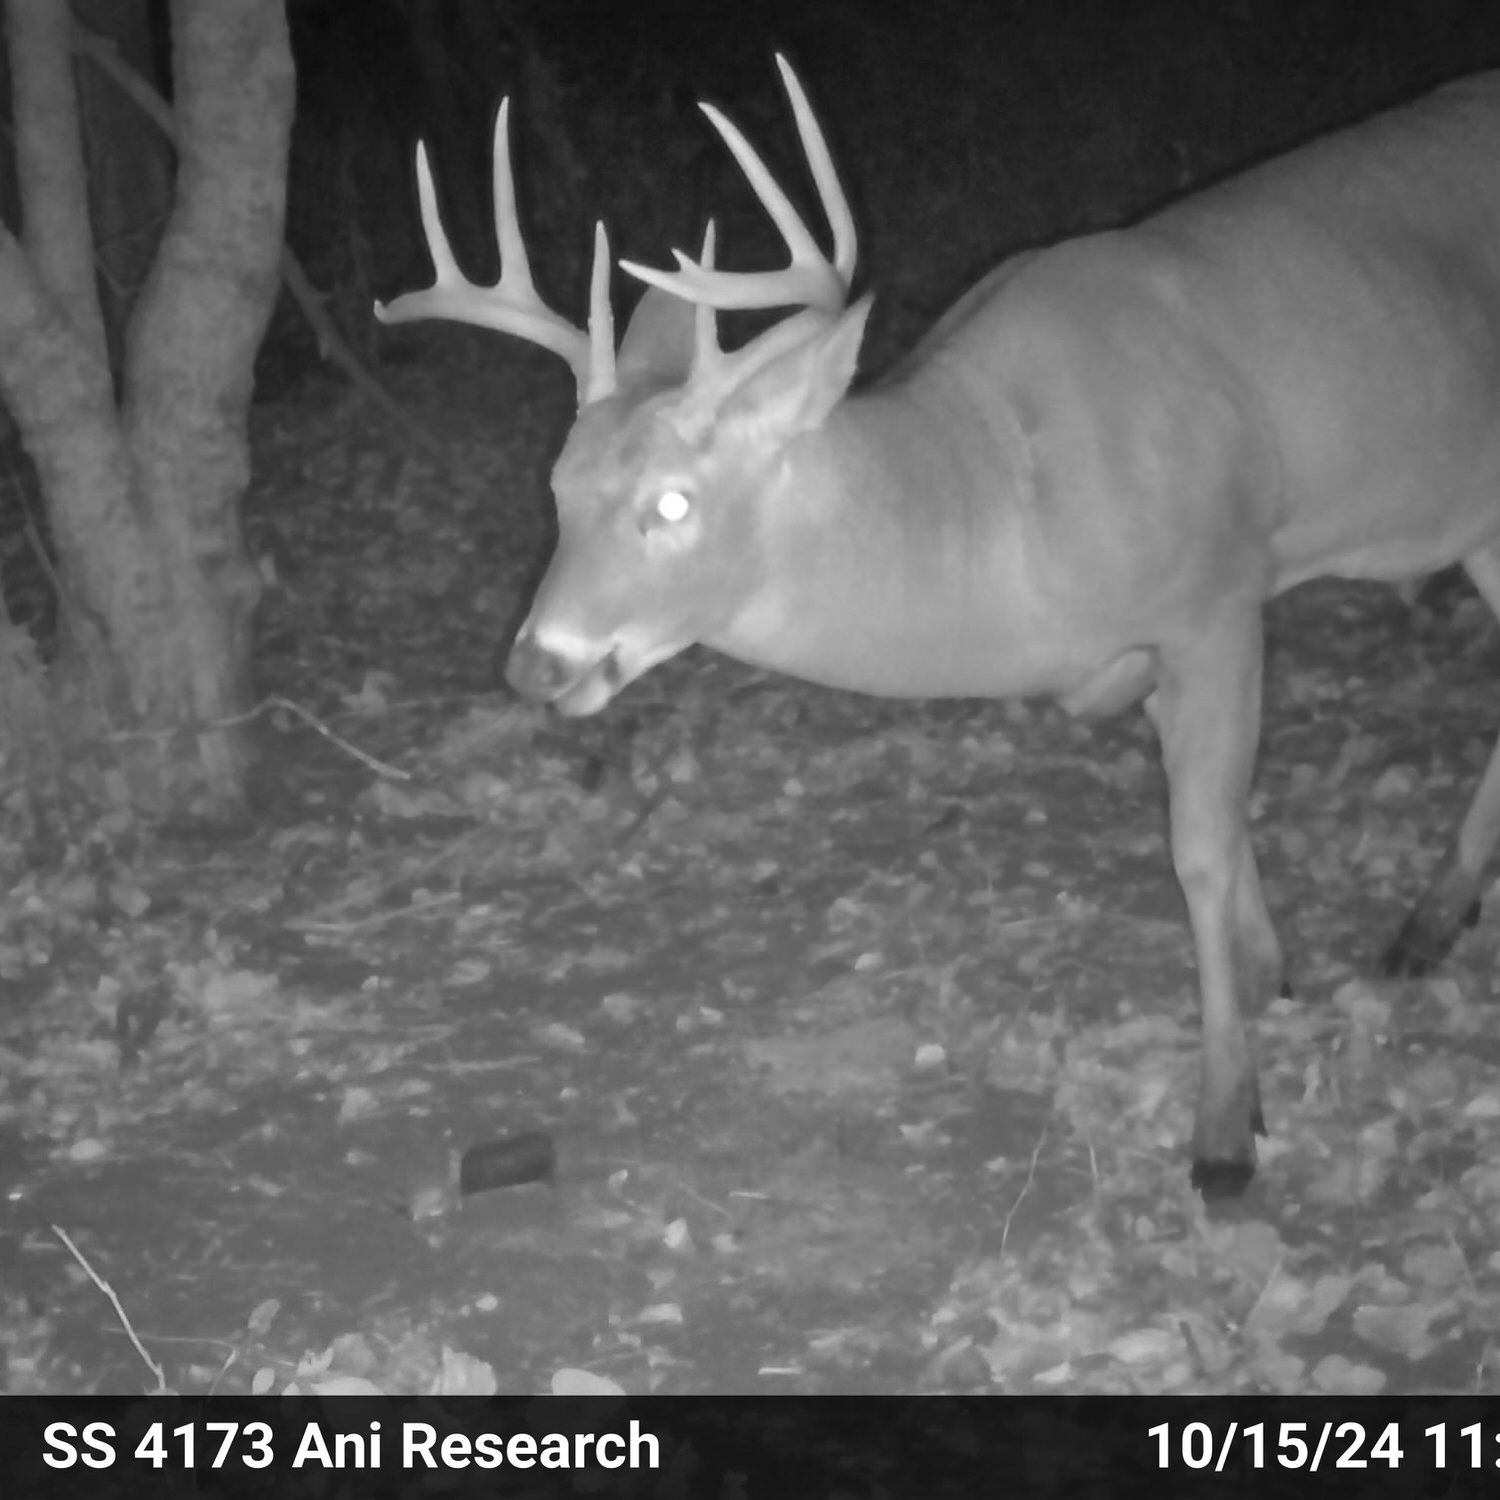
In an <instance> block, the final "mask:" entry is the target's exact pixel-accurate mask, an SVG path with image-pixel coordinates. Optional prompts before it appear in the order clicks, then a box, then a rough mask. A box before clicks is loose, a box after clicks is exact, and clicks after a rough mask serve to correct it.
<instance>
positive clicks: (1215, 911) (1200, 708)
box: [1147, 600, 1282, 1198]
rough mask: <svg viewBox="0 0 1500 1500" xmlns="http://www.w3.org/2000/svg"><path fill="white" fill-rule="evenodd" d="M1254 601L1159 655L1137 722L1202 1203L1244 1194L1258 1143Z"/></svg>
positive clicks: (1273, 984)
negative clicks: (1161, 833) (1147, 752)
mask: <svg viewBox="0 0 1500 1500" xmlns="http://www.w3.org/2000/svg"><path fill="white" fill-rule="evenodd" d="M1261 639H1262V638H1261V622H1260V610H1259V601H1258V600H1250V601H1246V602H1244V603H1243V604H1236V605H1235V606H1233V607H1230V608H1228V609H1226V610H1224V611H1223V612H1222V613H1221V614H1220V616H1219V618H1218V619H1216V620H1214V621H1211V622H1210V623H1209V624H1208V626H1207V627H1206V628H1205V629H1204V630H1202V631H1201V632H1200V633H1199V634H1198V635H1197V636H1196V637H1195V638H1194V640H1192V641H1191V642H1186V643H1183V644H1182V645H1180V646H1177V647H1174V648H1173V649H1171V650H1164V651H1163V653H1162V663H1161V676H1160V679H1159V682H1158V686H1157V688H1156V691H1155V692H1154V693H1153V694H1152V695H1151V698H1150V699H1149V700H1148V701H1147V711H1148V712H1149V713H1150V715H1151V719H1152V722H1153V723H1154V724H1155V725H1156V728H1157V732H1158V733H1159V734H1160V736H1161V743H1162V760H1163V762H1164V763H1165V765H1166V770H1167V784H1168V788H1169V793H1170V803H1171V820H1172V862H1173V864H1174V866H1175V867H1176V870H1177V879H1178V881H1179V882H1180V884H1181V886H1182V892H1183V896H1184V897H1185V899H1186V901H1187V909H1188V922H1189V925H1190V926H1191V928H1192V934H1193V948H1194V951H1195V953H1196V955H1197V960H1198V983H1199V990H1200V996H1201V1001H1202V1012H1203V1078H1202V1088H1201V1092H1200V1094H1199V1097H1198V1116H1197V1123H1196V1125H1195V1126H1194V1130H1193V1174H1192V1180H1193V1185H1194V1186H1195V1187H1197V1188H1199V1189H1200V1190H1201V1191H1202V1193H1203V1195H1204V1197H1206V1198H1223V1197H1230V1196H1233V1195H1235V1194H1237V1193H1240V1192H1243V1191H1244V1189H1245V1186H1246V1185H1247V1184H1248V1183H1249V1181H1250V1179H1251V1177H1252V1176H1253V1175H1254V1173H1255V1140H1254V1137H1255V1135H1256V1134H1264V1132H1265V1125H1264V1122H1263V1120H1262V1116H1261V1107H1260V1088H1259V1085H1258V1083H1257V1081H1256V1076H1255V1063H1254V1059H1253V1056H1252V1053H1251V1048H1250V1040H1249V1036H1248V1034H1247V1032H1246V1028H1245V1021H1244V1015H1243V1012H1242V1009H1241V1001H1242V999H1245V998H1249V997H1251V996H1253V997H1254V998H1255V1000H1256V1001H1258V1002H1263V1001H1264V1000H1265V999H1266V998H1268V997H1269V996H1270V995H1272V994H1275V993H1276V992H1277V990H1279V989H1280V987H1281V985H1282V960H1281V946H1280V944H1279V943H1278V942H1277V940H1276V934H1275V932H1274V930H1273V929H1272V926H1271V918H1270V915H1269V913H1268V912H1267V911H1266V904H1265V897H1264V896H1263V894H1262V892H1261V887H1260V876H1259V874H1258V872H1257V870H1256V867H1255V854H1254V852H1253V850H1252V849H1251V847H1250V835H1249V831H1248V829H1247V827H1246V805H1247V802H1248V798H1249V793H1250V777H1251V773H1252V771H1253V769H1254V764H1255V746H1256V741H1257V739H1258V738H1259V734H1260V673H1261V650H1262V645H1261Z"/></svg>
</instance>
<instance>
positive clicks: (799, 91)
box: [776, 52, 859, 292]
mask: <svg viewBox="0 0 1500 1500" xmlns="http://www.w3.org/2000/svg"><path fill="white" fill-rule="evenodd" d="M776 66H777V68H778V69H779V70H780V72H781V86H782V87H783V88H784V89H785V90H786V96H787V99H788V100H789V101H790V102H791V106H792V115H793V117H794V118H795V119H796V121H797V136H798V139H800V140H801V142H802V153H803V155H804V156H806V157H807V165H808V169H809V170H810V171H811V172H812V176H813V181H814V182H815V183H816V184H817V188H818V197H819V198H820V199H821V200H822V203H823V212H824V213H825V214H826V215H827V216H828V224H829V227H830V228H831V229H832V230H833V267H834V270H836V271H837V272H838V275H839V280H840V281H842V282H843V283H844V290H845V291H846V292H847V291H848V289H849V287H850V286H851V285H852V284H853V282H854V264H855V260H856V257H857V255H858V251H859V241H858V239H857V238H856V236H855V233H854V211H853V210H852V209H851V208H850V207H849V200H848V198H846V197H845V196H844V188H843V184H842V183H840V182H839V174H838V169H837V168H836V167H835V166H834V164H833V155H832V153H831V152H830V151H829V149H828V141H827V139H826V138H825V136H824V135H823V129H822V127H821V126H820V125H819V124H818V117H817V116H816V115H815V114H814V113H813V109H812V105H811V104H809V103H808V102H807V93H806V91H805V90H804V89H803V87H802V80H801V79H800V78H798V77H797V75H796V73H794V72H793V71H792V65H791V63H789V62H788V61H787V60H786V58H785V57H784V56H783V55H782V54H781V53H780V52H778V53H777V54H776Z"/></svg>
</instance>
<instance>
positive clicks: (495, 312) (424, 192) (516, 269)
mask: <svg viewBox="0 0 1500 1500" xmlns="http://www.w3.org/2000/svg"><path fill="white" fill-rule="evenodd" d="M493 170H494V204H495V239H496V242H497V243H498V245H499V248H500V279H499V280H498V281H497V282H496V283H495V284H494V285H493V286H481V285H479V284H477V283H476V282H472V281H470V280H469V279H468V278H467V277H466V276H465V275H464V274H463V272H462V271H461V270H460V269H459V266H458V261H457V260H456V259H455V258H454V255H453V249H452V246H451V245H450V244H449V241H448V236H447V233H446V231H445V230H444V229H443V219H442V214H441V213H440V212H439V210H438V205H437V190H436V188H435V187H434V185H433V180H432V168H431V165H430V163H429V162H428V159H427V148H426V146H425V145H422V144H418V146H417V201H418V203H419V205H420V208H421V213H422V232H423V234H424V236H425V237H426V240H427V253H428V255H429V256H431V258H432V269H433V283H432V285H431V286H430V287H428V288H427V289H426V290H425V291H420V292H407V293H406V294H405V295H403V296H400V297H397V298H395V300H394V301H391V302H387V303H380V302H377V303H376V304H375V316H376V317H377V318H378V319H379V320H380V321H381V322H382V323H409V322H413V321H415V320H416V319H419V318H449V319H451V320H453V321H454V322H457V323H470V324H473V325H474V326H476V327H479V328H493V329H495V330H497V331H498V332H500V333H511V334H515V335H516V336H517V337H518V338H523V339H525V340H526V341H527V342H528V343H532V344H537V345H540V346H541V347H542V348H543V349H550V350H551V351H552V353H554V354H558V355H561V356H562V358H563V359H565V360H566V361H567V362H568V365H569V367H570V368H571V369H572V371H573V376H574V379H575V380H576V381H577V382H578V404H579V405H580V406H586V405H587V404H588V403H589V402H591V401H597V400H599V399H600V398H601V397H603V396H607V395H608V394H609V393H610V392H611V391H612V390H613V389H614V385H615V348H614V326H613V325H614V320H613V317H612V315H611V313H610V307H609V242H608V240H607V238H606V237H605V234H604V226H603V225H602V224H601V225H599V226H598V228H597V229H596V231H595V234H594V266H593V273H592V277H591V292H590V309H589V327H588V331H587V332H585V331H584V330H583V329H581V328H577V327H575V326H574V325H573V324H572V323H570V322H568V320H567V319H566V318H564V317H562V316H561V315H560V314H558V313H555V312H553V310H552V309H551V308H550V307H548V306H547V304H546V303H545V302H543V301H542V299H541V297H540V296H539V295H538V294H537V290H536V284H535V282H534V281H533V280H532V277H531V262H530V260H529V258H528V257H527V254H526V242H525V240H524V239H523V238H522V236H521V226H520V221H519V219H518V218H517V216H516V189H515V180H514V178H513V177H512V175H511V167H510V100H509V99H505V100H503V101H502V102H501V105H500V110H499V113H498V114H497V115H496V117H495V143H494V156H493Z"/></svg>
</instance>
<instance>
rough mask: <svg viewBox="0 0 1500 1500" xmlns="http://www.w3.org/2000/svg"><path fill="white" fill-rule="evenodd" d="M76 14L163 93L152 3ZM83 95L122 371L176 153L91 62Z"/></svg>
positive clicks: (96, 215) (98, 1) (102, 263)
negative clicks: (132, 317)
mask: <svg viewBox="0 0 1500 1500" xmlns="http://www.w3.org/2000/svg"><path fill="white" fill-rule="evenodd" d="M73 13H74V15H75V17H76V18H77V20H78V21H79V23H80V24H81V25H83V26H86V27H87V28H88V29H89V30H90V31H91V32H93V33H94V34H95V35H97V36H100V37H102V38H104V39H106V40H107V41H109V42H110V43H111V44H112V45H113V47H114V49H115V51H116V52H117V53H118V54H119V57H120V59H121V61H122V62H124V63H125V64H126V65H127V66H129V67H130V68H131V69H133V70H134V71H135V72H136V73H138V74H140V76H141V77H142V78H143V79H144V80H145V81H146V82H147V83H148V84H150V85H151V86H152V87H153V88H154V89H156V91H157V92H158V93H161V92H163V90H162V75H161V65H159V63H158V48H157V47H156V45H155V38H154V37H153V36H152V33H151V5H150V0H73ZM78 98H79V111H80V118H81V121H82V127H83V152H84V160H85V163H86V164H87V166H88V182H89V213H90V215H91V217H92V219H93V224H94V244H95V255H96V257H97V261H98V272H99V275H98V282H99V301H100V308H101V311H102V312H103V314H104V334H105V338H106V340H107V342H108V345H109V357H110V368H111V369H112V370H114V371H115V373H116V374H117V375H118V374H119V372H120V370H121V368H122V367H123V365H124V362H125V326H126V321H127V319H128V318H129V316H130V311H131V309H132V308H133V307H134V306H135V301H136V298H137V297H138V296H139V295H140V291H141V288H142V286H144V285H145V281H146V277H147V275H148V273H149V272H150V270H151V262H152V260H153V258H154V257H155V255H156V247H157V244H158V242H159V241H160V240H161V235H162V229H163V226H164V225H165V224H166V221H167V214H168V212H169V210H170V209H171V206H172V150H171V147H170V145H169V144H168V142H167V140H166V138H165V137H164V136H163V135H162V133H161V131H159V130H158V129H157V128H156V125H155V124H154V123H153V122H152V121H151V120H150V119H149V118H148V117H147V116H146V114H145V113H144V112H143V111H142V110H141V109H140V108H139V107H138V106H137V105H136V103H135V101H134V100H132V99H128V98H127V97H126V96H125V95H124V93H122V92H121V90H120V88H119V86H118V84H116V82H115V81H114V80H113V79H112V78H107V77H105V75H104V74H103V73H101V72H100V71H99V69H98V68H95V67H91V66H89V65H88V64H87V63H85V64H83V65H82V66H81V67H79V69H78Z"/></svg>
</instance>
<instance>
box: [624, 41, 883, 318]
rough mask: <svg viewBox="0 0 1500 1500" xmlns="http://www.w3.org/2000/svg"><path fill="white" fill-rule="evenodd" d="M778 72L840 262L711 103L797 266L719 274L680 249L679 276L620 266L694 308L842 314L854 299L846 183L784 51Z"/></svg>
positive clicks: (706, 109) (712, 115)
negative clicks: (808, 309) (824, 247)
mask: <svg viewBox="0 0 1500 1500" xmlns="http://www.w3.org/2000/svg"><path fill="white" fill-rule="evenodd" d="M776 66H777V67H778V68H780V70H781V79H782V83H783V84H784V85H785V88H786V93H787V98H788V100H789V101H790V103H791V106H792V114H793V116H794V117H795V119H796V121H797V134H798V136H799V137H800V138H801V141H802V150H803V153H804V154H805V155H806V157H807V164H808V167H809V168H810V169H811V171H812V175H813V181H814V182H815V183H816V184H817V188H818V195H819V198H820V199H821V201H822V205H823V212H824V213H825V214H826V215H827V216H828V222H829V225H830V226H831V227H832V229H833V259H832V261H830V260H829V259H828V258H827V257H826V256H825V255H824V254H823V252H822V251H821V250H820V249H819V248H818V245H817V241H816V240H814V239H813V237H812V235H811V234H810V233H809V232H808V229H807V225H806V224H804V223H803V222H802V219H801V217H800V216H799V215H798V213H797V210H796V209H795V208H793V207H792V204H791V200H790V199H789V198H788V197H787V195H786V194H785V193H784V192H783V191H782V190H781V188H780V187H778V186H777V184H776V180H775V179H774V178H773V177H772V176H771V172H770V169H769V168H768V167H767V166H766V164H765V162H764V161H762V160H761V158H760V155H759V154H758V153H757V152H756V150H755V148H754V147H753V146H752V145H751V144H750V142H749V141H748V140H746V139H745V137H744V135H743V134H742V133H741V131H740V129H739V127H738V126H737V125H735V124H734V122H733V121H732V120H730V119H729V118H728V117H727V116H725V115H724V114H723V112H722V111H720V110H718V109H716V108H715V107H714V106H713V105H712V104H703V105H700V106H699V107H700V108H701V109H702V111H703V113H704V114H706V115H707V116H708V118H709V120H710V121H711V122H712V123H713V126H714V128H715V129H716V130H717V131H718V132H719V134H720V135H721V136H722V137H723V139H724V144H725V145H726V146H728V147H729V149H730V151H731V152H732V153H733V155H734V159H735V160H736V161H737V162H738V163H739V164H740V170H741V171H742V172H743V173H744V174H745V180H746V181H747V182H749V184H750V186H751V187H752V188H753V189H754V190H755V196H756V197H757V198H759V199H760V201H761V203H762V205H764V207H765V210H766V212H767V213H768V214H770V216H771V219H772V222H773V223H774V224H775V225H776V227H777V229H779V230H780V231H781V238H782V239H783V240H784V241H785V243H786V247H787V249H788V251H789V252H790V253H791V263H790V264H789V265H787V266H785V267H784V268H783V269H781V270H780V271H750V272H736V271H716V270H713V269H712V267H711V265H710V264H709V263H708V258H707V257H705V259H704V260H702V261H694V260H693V259H692V258H691V257H690V256H688V255H685V254H684V253H683V252H682V251H681V250H674V251H673V252H672V254H673V256H674V257H675V258H676V260H677V270H675V271H658V270H654V269H653V268H652V267H650V266H643V265H640V264H639V263H637V262H636V261H631V260H622V261H621V262H620V267H621V269H622V270H624V271H627V272H629V274H630V275H632V276H634V277H636V278H637V280H640V281H644V282H646V283H647V284H648V285H649V286H654V287H658V288H660V289H661V290H662V291H664V292H670V293H671V294H672V295H673V296H674V297H681V298H683V300H684V301H687V302H696V303H698V304H699V305H700V306H706V307H713V308H716V309H719V310H726V309H729V308H753V307H792V306H796V307H811V308H817V309H819V310H821V311H824V312H829V313H836V312H838V311H840V310H841V309H842V307H843V305H844V301H845V299H846V298H847V297H848V295H849V286H850V283H851V281H852V280H853V278H854V262H855V253H856V248H857V247H856V243H855V236H854V216H853V214H852V213H851V212H850V211H849V202H848V200H847V199H846V198H845V197H844V190H843V188H842V187H841V186H840V185H839V178H838V172H837V171H836V170H835V168H834V165H833V157H832V156H831V155H830V154H829V150H828V143H827V141H825V140H824V138H823V132H822V131H821V130H820V129H819V128H818V122H817V119H816V117H815V116H814V115H813V112H812V106H811V105H810V104H809V103H808V102H807V95H806V93H804V92H803V89H802V85H801V83H799V82H798V80H797V75H796V74H795V73H794V72H793V71H792V68H791V64H790V63H788V62H787V60H786V59H785V58H784V57H782V56H781V55H780V54H779V53H778V54H777V57H776Z"/></svg>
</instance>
